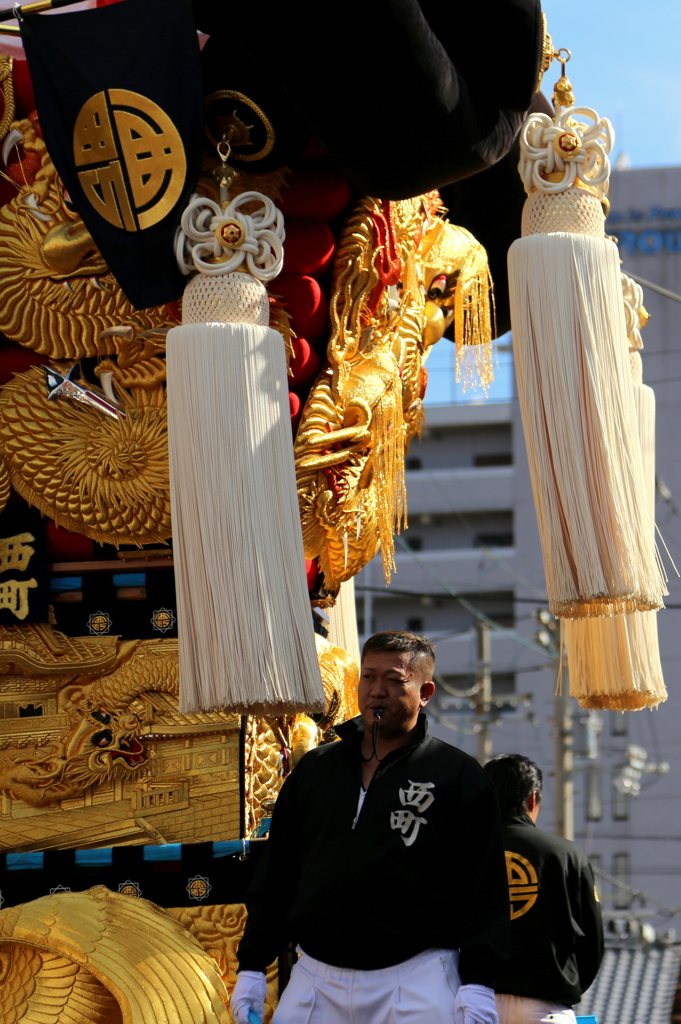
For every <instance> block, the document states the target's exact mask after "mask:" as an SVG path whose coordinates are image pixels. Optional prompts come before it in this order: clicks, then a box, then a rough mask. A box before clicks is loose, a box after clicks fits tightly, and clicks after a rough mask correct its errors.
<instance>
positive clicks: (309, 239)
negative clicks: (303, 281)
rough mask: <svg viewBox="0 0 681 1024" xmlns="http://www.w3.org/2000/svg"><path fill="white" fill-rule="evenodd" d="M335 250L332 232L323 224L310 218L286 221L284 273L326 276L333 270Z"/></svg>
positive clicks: (317, 276)
mask: <svg viewBox="0 0 681 1024" xmlns="http://www.w3.org/2000/svg"><path fill="white" fill-rule="evenodd" d="M335 250H336V240H335V238H334V237H333V232H332V231H331V229H330V228H329V227H328V225H327V224H325V223H324V222H323V221H321V220H314V219H313V218H311V217H306V218H301V219H300V220H294V219H291V220H287V221H286V242H285V244H284V270H283V273H284V274H309V275H310V277H316V278H320V277H324V275H325V274H327V273H328V272H329V270H330V269H331V265H332V263H333V255H334V252H335ZM275 287H276V286H275Z"/></svg>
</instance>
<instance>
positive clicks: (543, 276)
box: [509, 107, 666, 618]
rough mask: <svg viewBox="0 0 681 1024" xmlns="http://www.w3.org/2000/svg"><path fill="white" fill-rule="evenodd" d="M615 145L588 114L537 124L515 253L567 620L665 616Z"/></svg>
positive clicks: (546, 532)
mask: <svg viewBox="0 0 681 1024" xmlns="http://www.w3.org/2000/svg"><path fill="white" fill-rule="evenodd" d="M582 119H586V120H587V121H592V122H593V123H592V124H588V123H583V121H582ZM611 145H612V130H611V127H610V124H609V122H607V121H606V120H605V119H599V118H598V115H597V114H595V112H594V111H592V110H589V109H588V108H575V107H571V108H569V109H567V110H562V111H559V112H558V113H557V114H556V116H555V117H554V118H553V119H551V118H550V117H548V116H547V115H545V114H533V115H530V117H529V118H528V121H527V122H526V123H525V126H524V128H523V132H522V135H521V162H520V171H521V175H522V177H523V180H524V182H525V186H526V189H527V191H528V192H529V193H530V194H529V197H528V199H527V201H526V204H525V211H524V218H523V234H524V236H525V237H523V238H522V239H520V240H518V241H516V242H514V243H513V245H512V247H511V250H510V253H509V277H510V295H511V319H512V325H513V347H514V353H515V364H516V376H517V380H518V396H519V400H520V408H521V413H522V419H523V427H524V430H525V439H526V443H527V451H528V460H529V467H530V476H531V480H532V488H533V492H534V500H535V506H536V510H537V519H538V523H539V534H540V539H541V544H542V551H543V556H544V567H545V571H546V580H547V591H548V596H549V606H550V608H551V611H552V612H553V613H554V615H558V616H563V617H567V618H579V617H582V616H601V615H612V614H621V613H624V612H630V611H635V610H647V609H654V608H659V607H660V606H661V604H662V594H663V593H666V588H665V586H664V577H663V572H662V569H661V566H660V563H659V559H658V556H657V551H656V548H655V541H654V524H653V519H652V516H651V513H650V510H649V508H648V506H647V502H646V500H645V488H644V482H643V469H642V462H641V449H640V444H639V440H638V436H637V432H636V427H635V424H636V416H635V409H634V400H633V393H632V386H631V377H630V371H629V366H628V356H627V351H626V347H627V346H626V338H627V330H626V324H625V319H624V309H623V302H622V288H621V278H620V269H619V256H618V253H617V248H616V246H615V244H614V243H613V242H612V241H611V240H610V239H607V238H605V237H604V215H603V211H602V208H601V199H602V198H604V194H605V191H606V188H607V178H608V173H609V164H608V158H607V153H608V152H609V150H610V147H611Z"/></svg>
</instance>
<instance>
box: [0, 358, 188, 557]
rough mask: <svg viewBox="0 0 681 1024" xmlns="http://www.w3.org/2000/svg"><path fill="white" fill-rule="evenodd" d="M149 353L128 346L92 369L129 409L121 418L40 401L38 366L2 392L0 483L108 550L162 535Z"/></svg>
mask: <svg viewBox="0 0 681 1024" xmlns="http://www.w3.org/2000/svg"><path fill="white" fill-rule="evenodd" d="M126 344H127V346H128V348H126ZM159 347H160V348H161V349H162V345H156V344H155V343H154V342H153V341H149V339H147V340H146V341H144V340H143V341H141V342H136V341H135V340H134V339H133V340H128V341H127V342H126V343H124V344H123V345H122V346H121V352H122V353H123V357H121V356H119V360H118V362H114V361H113V360H105V361H104V362H103V363H102V364H100V366H99V373H100V377H101V375H102V374H104V373H105V372H106V373H109V374H111V376H112V377H113V380H114V383H116V384H117V388H116V392H117V396H118V398H119V400H121V401H122V402H123V403H124V404H125V405H126V406H127V408H128V409H129V410H131V411H132V412H134V414H128V415H127V416H126V417H125V418H124V419H123V418H118V419H112V418H111V417H109V416H106V417H105V416H102V415H101V414H100V413H99V412H97V411H95V410H94V409H92V408H90V407H89V406H85V405H81V404H75V403H73V402H69V401H66V400H56V401H50V400H49V399H48V397H47V389H46V386H45V373H44V370H43V369H42V368H41V367H32V368H31V369H30V370H29V371H28V372H27V373H22V374H17V376H15V377H14V379H13V380H12V381H11V382H10V383H9V384H7V385H6V386H5V387H4V388H3V389H2V392H1V393H0V452H1V453H2V457H3V458H4V461H5V464H6V466H7V469H8V471H9V477H10V481H11V483H12V485H13V486H14V487H15V489H16V490H17V491H18V492H19V494H21V495H22V497H24V498H25V499H26V500H27V501H28V502H30V504H32V505H36V506H37V507H38V508H39V509H40V511H41V512H42V513H43V514H47V515H49V516H50V517H51V518H52V519H54V520H55V522H56V523H58V524H59V525H60V526H65V527H66V528H67V529H68V530H72V531H75V532H76V533H83V534H85V535H86V536H88V537H92V538H93V540H98V541H101V542H106V543H109V544H116V545H118V544H121V543H123V544H130V543H133V544H134V543H137V544H140V545H141V544H151V543H154V542H156V541H164V540H167V539H168V537H170V535H171V524H170V482H169V476H168V452H167V419H166V406H165V391H164V388H163V379H164V377H165V363H164V361H163V360H161V359H158V357H156V356H155V355H154V354H153V353H154V352H155V351H158V349H159ZM133 350H134V351H136V353H137V355H138V356H139V361H138V362H134V360H133V359H132V354H131V353H132V352H133ZM125 355H127V356H128V359H127V361H126V358H125ZM125 385H128V388H126V386H125ZM102 397H104V396H102ZM138 403H139V404H138Z"/></svg>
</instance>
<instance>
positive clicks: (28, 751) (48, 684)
mask: <svg viewBox="0 0 681 1024" xmlns="http://www.w3.org/2000/svg"><path fill="white" fill-rule="evenodd" d="M112 649H113V650H112ZM28 653H30V657H29V656H28ZM112 653H113V664H112V660H111V658H112ZM43 658H44V663H42V664H41V660H42V659H43ZM3 659H5V661H4V663H3ZM20 659H23V660H24V663H25V666H26V669H28V667H29V666H30V665H31V664H32V665H33V666H34V668H33V672H32V677H31V678H26V676H17V675H4V676H3V677H2V679H0V791H1V792H2V801H3V802H2V816H0V848H4V849H7V848H9V849H14V850H18V849H38V850H39V849H48V848H52V849H60V848H64V847H72V846H74V845H76V846H77V845H78V844H79V843H81V844H85V845H88V846H91V845H102V846H107V845H112V844H114V843H116V842H147V843H148V842H163V841H167V842H183V841H186V842H192V841H200V840H202V839H233V838H237V837H238V836H239V816H240V808H239V802H240V796H239V726H240V720H239V718H238V717H237V716H235V715H224V714H221V713H219V712H215V713H210V714H197V715H180V714H179V712H178V709H177V690H178V650H177V640H151V641H129V642H125V643H120V642H116V641H115V639H112V638H106V639H104V638H102V639H98V638H93V640H92V641H86V640H84V639H78V640H69V639H68V638H66V637H63V636H62V635H61V634H59V633H57V632H56V631H52V630H50V629H49V628H48V627H42V628H40V627H36V626H30V627H29V626H24V627H8V628H5V629H2V630H0V672H1V671H4V672H6V671H7V670H8V668H12V667H14V666H15V665H16V664H17V663H18V662H19V660H20ZM55 663H56V664H55ZM68 663H70V666H71V671H70V672H68V671H67V669H68ZM58 673H60V674H58ZM28 705H32V708H30V709H29V710H30V714H31V717H21V715H22V708H26V707H27V706H28ZM34 716H35V717H34ZM95 793H96V794H97V799H96V800H94V799H93V797H94V794H95ZM28 808H32V809H33V810H32V811H31V812H30V814H31V816H30V817H28V818H27V817H26V813H27V809H28ZM48 808H49V811H48V810H47V809H48ZM43 809H44V810H45V813H43V814H41V813H40V812H41V810H43ZM56 809H60V813H59V814H57V815H55V814H54V811H55V810H56ZM149 819H151V820H149Z"/></svg>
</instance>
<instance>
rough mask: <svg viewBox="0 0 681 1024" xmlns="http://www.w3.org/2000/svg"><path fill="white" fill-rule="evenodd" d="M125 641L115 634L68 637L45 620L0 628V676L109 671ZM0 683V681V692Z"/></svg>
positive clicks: (101, 672)
mask: <svg viewBox="0 0 681 1024" xmlns="http://www.w3.org/2000/svg"><path fill="white" fill-rule="evenodd" d="M129 646H130V644H129V642H126V643H123V644H119V643H118V641H117V640H116V637H112V636H106V637H87V636H83V637H68V636H65V635H64V634H63V633H59V632H57V630H56V629H53V628H52V626H48V625H47V624H46V623H42V622H35V623H31V624H29V625H26V626H1V627H0V676H6V675H13V676H20V675H26V676H36V675H43V674H45V675H51V676H61V675H71V676H72V675H74V674H76V673H85V672H92V673H94V674H101V675H104V674H106V673H107V672H111V671H112V670H113V669H114V668H115V667H116V664H117V663H118V661H119V658H120V657H121V655H120V653H119V652H120V651H127V650H128V648H129ZM1 691H2V682H0V692H1Z"/></svg>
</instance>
